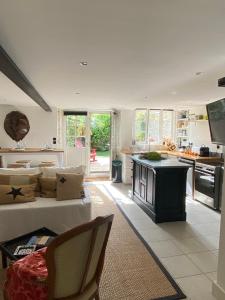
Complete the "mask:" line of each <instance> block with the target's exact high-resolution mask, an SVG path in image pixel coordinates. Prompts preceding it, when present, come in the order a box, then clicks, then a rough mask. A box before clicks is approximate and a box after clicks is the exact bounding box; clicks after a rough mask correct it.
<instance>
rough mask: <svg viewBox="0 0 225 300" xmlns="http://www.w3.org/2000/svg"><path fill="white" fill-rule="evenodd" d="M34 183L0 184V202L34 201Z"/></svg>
mask: <svg viewBox="0 0 225 300" xmlns="http://www.w3.org/2000/svg"><path fill="white" fill-rule="evenodd" d="M35 200H36V199H35V184H27V185H3V184H1V185H0V204H13V203H24V202H32V201H35Z"/></svg>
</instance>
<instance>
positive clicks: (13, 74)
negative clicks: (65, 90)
mask: <svg viewBox="0 0 225 300" xmlns="http://www.w3.org/2000/svg"><path fill="white" fill-rule="evenodd" d="M0 71H2V73H3V74H5V76H7V77H8V78H9V79H10V80H11V81H13V82H14V83H15V84H16V85H17V86H18V87H19V88H20V89H21V90H22V91H24V93H25V94H27V95H28V96H29V97H30V98H32V99H33V100H34V102H36V103H37V104H38V105H39V106H40V107H41V108H43V109H44V110H45V111H52V110H51V107H50V106H49V105H48V103H47V102H46V101H45V100H44V99H43V98H42V97H41V95H40V94H39V93H38V91H37V90H36V89H35V88H34V86H33V85H32V84H31V82H30V81H29V80H28V79H27V78H26V76H25V75H24V74H23V72H22V71H21V70H20V69H19V68H18V67H17V65H16V64H15V63H14V61H13V60H12V59H11V58H10V57H9V55H8V54H7V53H6V51H5V50H4V49H3V48H2V47H1V46H0Z"/></svg>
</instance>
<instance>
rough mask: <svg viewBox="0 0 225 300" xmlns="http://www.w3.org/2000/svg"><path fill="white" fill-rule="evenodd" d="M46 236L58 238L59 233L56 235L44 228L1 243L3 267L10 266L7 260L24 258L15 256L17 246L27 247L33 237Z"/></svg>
mask: <svg viewBox="0 0 225 300" xmlns="http://www.w3.org/2000/svg"><path fill="white" fill-rule="evenodd" d="M45 235H47V236H51V237H56V236H57V233H55V232H54V231H52V230H50V229H48V228H46V227H42V228H39V229H37V230H34V231H32V232H29V233H27V234H24V235H21V236H19V237H16V238H14V239H12V240H9V241H6V242H3V243H1V244H0V250H1V252H2V267H3V269H5V268H7V265H8V261H7V259H9V260H18V259H20V258H22V257H23V256H21V255H19V256H17V255H14V251H15V250H16V248H17V246H20V245H26V244H27V243H28V241H29V240H30V238H31V237H32V236H45ZM39 249H40V248H39Z"/></svg>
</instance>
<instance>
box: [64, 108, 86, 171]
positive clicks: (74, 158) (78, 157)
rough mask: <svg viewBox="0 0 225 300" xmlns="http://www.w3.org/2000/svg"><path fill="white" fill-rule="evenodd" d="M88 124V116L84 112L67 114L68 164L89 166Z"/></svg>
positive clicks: (66, 140)
mask: <svg viewBox="0 0 225 300" xmlns="http://www.w3.org/2000/svg"><path fill="white" fill-rule="evenodd" d="M86 125H87V116H86V115H84V114H81V115H79V113H77V114H76V115H72V114H71V115H66V116H65V132H66V139H65V144H66V162H67V166H79V165H83V166H85V167H87V147H86V146H87V145H86V144H87V143H86Z"/></svg>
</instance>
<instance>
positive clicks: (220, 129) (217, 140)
mask: <svg viewBox="0 0 225 300" xmlns="http://www.w3.org/2000/svg"><path fill="white" fill-rule="evenodd" d="M206 108H207V114H208V119H209V128H210V134H211V141H212V143H214V144H219V145H225V98H224V99H221V100H218V101H215V102H212V103H209V104H207V105H206Z"/></svg>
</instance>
